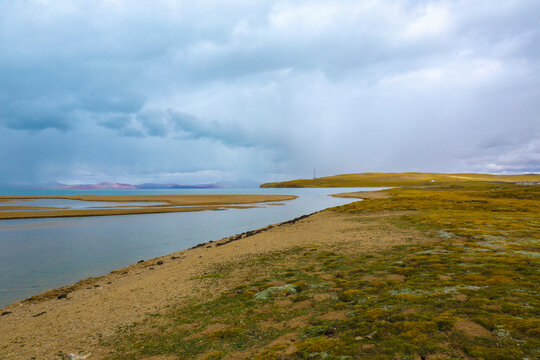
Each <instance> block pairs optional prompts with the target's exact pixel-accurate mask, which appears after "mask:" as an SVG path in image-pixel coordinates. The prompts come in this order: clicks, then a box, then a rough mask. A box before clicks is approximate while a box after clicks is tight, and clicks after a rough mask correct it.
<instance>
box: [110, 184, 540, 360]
mask: <svg viewBox="0 0 540 360" xmlns="http://www.w3.org/2000/svg"><path fill="white" fill-rule="evenodd" d="M386 193H387V195H388V196H387V197H384V198H374V199H368V200H365V201H358V202H354V203H351V204H348V205H345V206H341V207H337V208H332V209H329V210H327V211H332V212H335V213H338V214H343V216H350V219H351V221H352V222H355V221H357V222H366V221H372V220H370V219H371V218H373V216H372V215H376V214H385V216H384V217H383V216H381V217H380V218H381V219H382V220H380V221H384V222H386V223H387V225H388V226H392V227H395V228H398V229H399V228H411V227H414V228H416V229H419V230H420V231H421V232H422V233H424V234H426V237H427V238H428V239H429V241H416V239H411V241H410V243H408V244H406V245H400V246H395V247H393V248H391V249H390V250H387V251H381V252H376V253H372V252H371V253H366V252H365V251H360V250H355V248H354V246H350V244H347V243H346V242H343V243H338V244H333V245H329V246H327V247H322V246H307V247H295V248H292V249H289V250H287V251H281V252H274V253H266V254H260V255H257V256H254V257H252V258H250V259H244V260H242V261H238V262H234V263H228V264H220V266H217V267H215V268H214V269H213V270H212V271H210V272H208V273H207V274H204V275H201V278H200V280H201V281H202V282H205V283H206V284H207V287H206V289H207V290H201V294H200V295H201V296H200V297H197V298H193V299H189V300H188V301H187V303H186V302H184V303H182V304H176V303H171V304H170V306H169V307H168V308H166V309H163V310H160V311H159V312H156V313H151V314H148V316H147V318H146V319H145V320H144V321H141V322H137V323H133V324H131V325H129V326H126V327H123V328H121V329H119V330H118V332H117V334H116V335H115V336H113V337H111V338H107V339H103V340H102V345H104V346H106V347H108V348H110V349H111V352H110V357H111V358H113V359H140V358H153V356H156V357H155V358H156V359H157V358H158V357H157V356H158V355H159V356H160V357H159V358H160V359H161V358H165V357H166V358H167V359H169V358H170V359H175V358H181V359H188V358H189V359H191V358H199V359H222V358H223V359H227V358H231V359H232V358H255V359H366V358H368V359H388V358H392V359H538V358H540V318H539V313H540V298H539V287H538V284H539V283H540V266H539V265H540V264H539V255H540V247H539V244H538V241H539V237H540V236H539V235H540V229H539V216H538V214H540V201H539V200H540V187H539V186H537V185H516V184H510V183H493V182H455V183H445V184H439V183H433V184H431V185H430V186H424V187H409V188H400V189H391V190H387V191H386ZM367 215H371V217H368V216H367ZM239 268H249V269H250V270H249V271H250V276H249V278H246V277H238V276H236V274H237V271H236V270H237V269H239ZM221 283H227V284H228V285H229V286H228V288H227V290H226V291H224V292H222V293H220V294H214V295H212V289H213V286H215V285H218V284H221ZM168 356H169V357H168Z"/></svg>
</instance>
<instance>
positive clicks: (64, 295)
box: [56, 294, 67, 300]
mask: <svg viewBox="0 0 540 360" xmlns="http://www.w3.org/2000/svg"><path fill="white" fill-rule="evenodd" d="M56 298H57V299H58V300H60V299H66V298H67V294H60V295H58V296H57V297H56Z"/></svg>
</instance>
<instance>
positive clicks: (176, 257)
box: [171, 256, 180, 260]
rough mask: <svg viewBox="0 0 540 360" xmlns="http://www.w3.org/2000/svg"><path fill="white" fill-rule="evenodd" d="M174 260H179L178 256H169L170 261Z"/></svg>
mask: <svg viewBox="0 0 540 360" xmlns="http://www.w3.org/2000/svg"><path fill="white" fill-rule="evenodd" d="M176 259H180V257H179V256H171V260H176Z"/></svg>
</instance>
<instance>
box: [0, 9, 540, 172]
mask: <svg viewBox="0 0 540 360" xmlns="http://www.w3.org/2000/svg"><path fill="white" fill-rule="evenodd" d="M539 13H540V3H538V1H536V0H517V1H512V2H508V1H487V0H479V1H475V2H464V1H451V0H446V1H445V0H440V1H412V0H411V1H399V2H397V1H384V0H381V1H337V2H336V1H293V2H288V1H273V2H235V1H216V2H211V3H206V2H196V3H193V2H189V3H187V2H183V1H166V0H160V1H155V2H152V3H148V2H144V1H130V2H124V1H112V0H101V1H94V2H88V3H84V2H74V1H71V0H58V1H48V0H40V1H38V0H25V1H23V0H19V1H14V0H11V1H3V2H1V3H0V166H2V169H6V171H3V172H2V175H1V177H2V178H0V182H1V181H2V180H5V181H7V180H10V181H11V180H13V181H27V180H28V179H31V178H32V179H34V178H38V179H39V178H43V179H45V180H56V179H60V178H63V179H73V180H74V181H75V180H79V179H85V178H92V179H93V178H97V177H101V178H107V179H109V180H115V179H117V178H118V177H121V178H122V179H124V180H125V181H134V182H135V181H137V179H144V180H149V181H153V180H160V179H169V180H173V181H182V179H183V178H184V177H188V178H190V179H196V178H197V176H199V177H200V179H199V180H201V181H205V180H206V179H207V178H208V177H215V178H216V179H220V178H223V177H250V176H251V177H253V178H257V179H268V180H274V179H279V178H286V177H297V176H306V173H307V174H309V173H310V172H311V171H312V169H313V167H317V168H319V169H320V171H319V172H320V173H321V175H324V174H332V173H343V172H358V171H371V170H380V171H401V170H419V171H422V170H425V171H491V172H512V171H538V170H535V169H538V162H539V161H540V153H539V150H538V146H539V145H538V142H539V140H538V139H539V137H540V126H539V123H540V119H539V114H540V105H538V100H537V99H538V98H540V87H539V86H538V84H539V83H540V60H539V59H540V57H539V56H538V55H539V52H540V42H539V41H538V40H537V39H538V38H540V26H539V25H538V14H539ZM524 134H526V135H524ZM15 138H16V139H17V141H16V142H14V139H15ZM52 139H54V142H55V145H54V146H52V145H50V146H48V145H47V144H50V142H51V141H52ZM43 147H46V148H47V151H42V150H40V149H42V148H43ZM15 151H16V156H14V155H13V154H15ZM14 158H24V159H26V160H25V161H15V160H13V159H14ZM28 159H31V161H30V160H28ZM58 164H59V165H58ZM151 173H154V174H156V178H151V177H152V176H151V175H148V174H151ZM159 174H161V175H159ZM130 179H132V180H130ZM28 181H29V180H28Z"/></svg>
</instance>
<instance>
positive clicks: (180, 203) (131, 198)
mask: <svg viewBox="0 0 540 360" xmlns="http://www.w3.org/2000/svg"><path fill="white" fill-rule="evenodd" d="M296 198H297V196H294V195H213V194H212V195H207V194H205V195H74V196H0V202H7V201H14V200H17V201H27V200H38V199H65V200H80V201H104V202H117V203H119V204H120V203H127V202H139V203H141V202H143V203H144V202H149V203H155V202H162V203H163V204H159V205H148V206H143V207H138V208H129V209H127V208H122V207H121V206H119V207H112V208H106V209H77V210H73V209H68V210H46V211H40V210H36V209H32V208H31V207H27V208H25V209H20V210H30V211H6V212H1V213H0V219H4V220H8V219H30V218H55V217H81V216H105V215H133V214H155V213H168V212H186V211H203V210H224V209H232V208H249V207H254V205H250V204H256V203H263V202H276V201H286V200H293V199H296ZM34 210H35V211H34Z"/></svg>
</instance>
